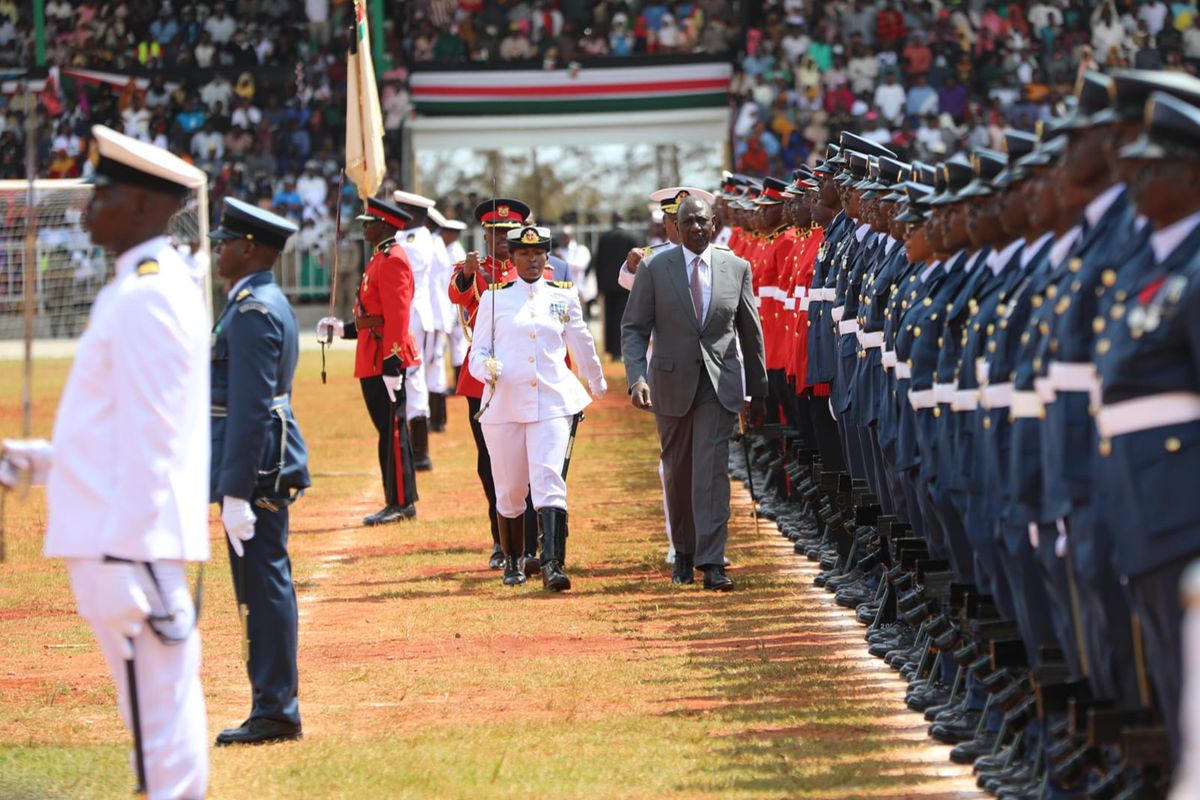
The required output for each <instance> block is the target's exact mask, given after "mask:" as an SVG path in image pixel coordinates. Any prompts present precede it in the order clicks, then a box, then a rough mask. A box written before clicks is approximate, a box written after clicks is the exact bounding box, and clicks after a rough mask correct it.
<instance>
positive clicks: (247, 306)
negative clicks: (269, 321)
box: [238, 300, 270, 314]
mask: <svg viewBox="0 0 1200 800" xmlns="http://www.w3.org/2000/svg"><path fill="white" fill-rule="evenodd" d="M247 311H257V312H258V313H260V314H268V313H270V309H269V308H267V306H266V303H260V302H258V301H257V300H251V301H250V302H249V303H242V304H241V305H239V306H238V313H239V314H245V313H246V312H247Z"/></svg>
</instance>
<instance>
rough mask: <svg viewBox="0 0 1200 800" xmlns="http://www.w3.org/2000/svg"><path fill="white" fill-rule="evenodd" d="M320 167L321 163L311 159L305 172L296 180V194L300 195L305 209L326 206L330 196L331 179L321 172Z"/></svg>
mask: <svg viewBox="0 0 1200 800" xmlns="http://www.w3.org/2000/svg"><path fill="white" fill-rule="evenodd" d="M320 168H321V165H320V164H318V163H317V162H316V161H313V160H311V159H310V160H309V161H307V162H305V164H304V172H303V173H301V174H300V179H299V180H297V181H296V194H298V195H299V196H300V200H301V202H302V203H303V204H304V208H305V210H308V209H314V210H315V209H320V208H324V207H325V201H326V199H327V198H328V196H329V181H327V180H326V179H325V176H324V175H321V174H320V173H319V170H320Z"/></svg>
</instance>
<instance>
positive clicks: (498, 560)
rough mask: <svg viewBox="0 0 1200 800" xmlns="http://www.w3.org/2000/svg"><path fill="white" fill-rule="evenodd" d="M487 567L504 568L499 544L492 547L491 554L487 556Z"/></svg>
mask: <svg viewBox="0 0 1200 800" xmlns="http://www.w3.org/2000/svg"><path fill="white" fill-rule="evenodd" d="M488 569H504V552H503V551H502V550H501V549H500V545H494V546H493V547H492V555H491V557H490V558H488Z"/></svg>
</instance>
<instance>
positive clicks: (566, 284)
mask: <svg viewBox="0 0 1200 800" xmlns="http://www.w3.org/2000/svg"><path fill="white" fill-rule="evenodd" d="M546 283H548V284H550V285H551V286H554V287H557V288H559V289H574V288H575V284H574V283H572V282H571V281H546Z"/></svg>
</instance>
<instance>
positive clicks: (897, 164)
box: [879, 156, 912, 186]
mask: <svg viewBox="0 0 1200 800" xmlns="http://www.w3.org/2000/svg"><path fill="white" fill-rule="evenodd" d="M911 172H912V166H911V165H910V164H905V163H904V162H903V161H898V160H896V159H894V158H891V157H889V156H883V157H882V158H880V159H879V182H880V183H886V184H887V185H888V186H895V185H896V184H898V183H903V182H904V181H905V180H906V179H907V177H908V175H909V174H911Z"/></svg>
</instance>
